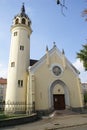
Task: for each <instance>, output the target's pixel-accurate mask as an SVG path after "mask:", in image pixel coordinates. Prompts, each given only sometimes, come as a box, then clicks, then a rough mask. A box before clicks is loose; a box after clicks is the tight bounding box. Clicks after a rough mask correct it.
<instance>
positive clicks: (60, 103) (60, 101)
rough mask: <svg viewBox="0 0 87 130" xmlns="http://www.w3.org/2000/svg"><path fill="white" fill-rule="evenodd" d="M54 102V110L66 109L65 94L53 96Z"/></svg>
mask: <svg viewBox="0 0 87 130" xmlns="http://www.w3.org/2000/svg"><path fill="white" fill-rule="evenodd" d="M53 100H54V109H55V110H63V109H65V96H64V94H60V95H58V94H54V95H53Z"/></svg>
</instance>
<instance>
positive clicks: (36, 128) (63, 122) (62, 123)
mask: <svg viewBox="0 0 87 130" xmlns="http://www.w3.org/2000/svg"><path fill="white" fill-rule="evenodd" d="M82 125H87V114H79V113H75V112H72V111H70V110H61V111H55V112H54V113H52V114H51V115H49V116H47V117H43V118H42V119H41V120H39V121H36V122H33V123H28V124H23V125H19V126H13V127H7V128H0V130H57V129H62V128H68V127H75V126H82Z"/></svg>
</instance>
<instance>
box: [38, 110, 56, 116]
mask: <svg viewBox="0 0 87 130" xmlns="http://www.w3.org/2000/svg"><path fill="white" fill-rule="evenodd" d="M53 111H54V110H53V109H46V110H37V111H36V112H37V115H38V117H42V116H48V115H49V114H50V113H52V112H53Z"/></svg>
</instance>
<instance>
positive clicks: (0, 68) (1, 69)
mask: <svg viewBox="0 0 87 130" xmlns="http://www.w3.org/2000/svg"><path fill="white" fill-rule="evenodd" d="M0 77H3V78H7V68H6V67H5V66H4V65H2V64H0Z"/></svg>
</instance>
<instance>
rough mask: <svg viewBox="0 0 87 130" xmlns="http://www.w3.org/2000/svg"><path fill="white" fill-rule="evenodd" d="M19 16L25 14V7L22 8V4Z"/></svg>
mask: <svg viewBox="0 0 87 130" xmlns="http://www.w3.org/2000/svg"><path fill="white" fill-rule="evenodd" d="M21 14H25V7H24V3H23V4H22V7H21Z"/></svg>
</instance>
